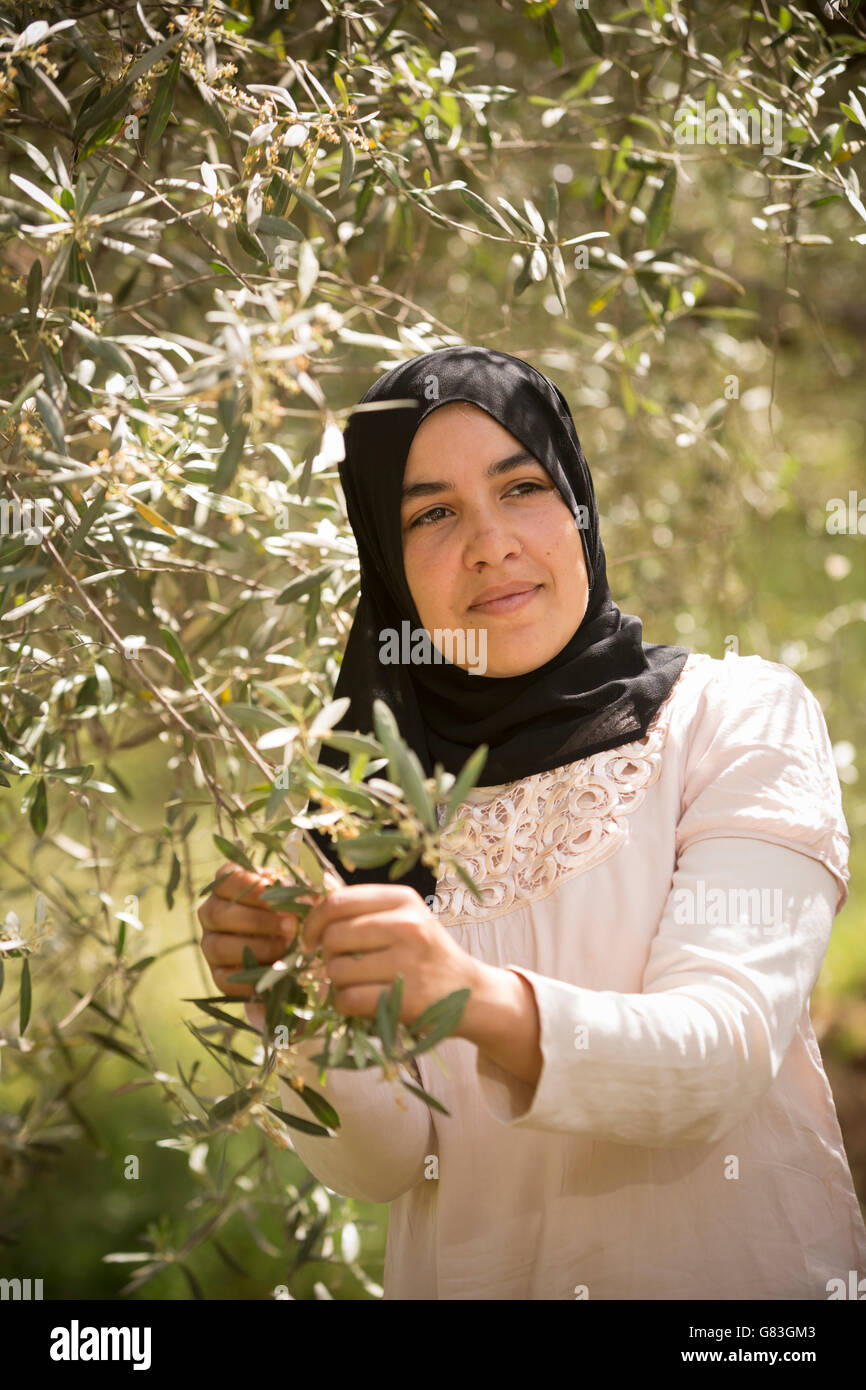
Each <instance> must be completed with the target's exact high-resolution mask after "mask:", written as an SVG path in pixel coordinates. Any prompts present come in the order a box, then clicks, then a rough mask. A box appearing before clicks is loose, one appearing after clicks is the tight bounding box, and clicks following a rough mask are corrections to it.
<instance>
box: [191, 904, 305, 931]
mask: <svg viewBox="0 0 866 1390" xmlns="http://www.w3.org/2000/svg"><path fill="white" fill-rule="evenodd" d="M198 915H199V921H200V922H201V924H202V926H203V927H205V928H207V930H209V931H225V932H233V933H242V934H244V935H246V936H273V937H279V938H281V939H286V938H288V937H292V936H295V935H296V933H297V931H298V927H299V925H300V918H299V917H297V916H296V915H295V913H293V912H273V911H271V910H270V909H269V908H266V907H248V906H246V904H244V903H232V902H227V901H226V900H225V899H224V898H216V897H211V898H208V900H207V902H206V903H204V904H203V905H202V906H201V907H200V908H199V914H198Z"/></svg>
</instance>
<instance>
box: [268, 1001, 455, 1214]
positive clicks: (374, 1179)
mask: <svg viewBox="0 0 866 1390" xmlns="http://www.w3.org/2000/svg"><path fill="white" fill-rule="evenodd" d="M261 1007H262V1006H261V1005H252V1006H251V1005H247V1006H246V1014H247V1018H248V1019H249V1020H250V1022H251V1023H253V1025H254V1026H255V1027H258V1026H260V1025H259V1017H260V1015H258V1016H257V1015H256V1013H254V1012H253V1010H254V1009H258V1010H260V1009H261ZM322 1046H323V1041H322V1039H321V1038H320V1037H314V1038H307V1039H306V1040H305V1041H303V1042H300V1043H298V1044H297V1045H296V1047H295V1050H294V1058H293V1060H292V1070H293V1072H294V1074H295V1076H296V1077H297V1078H299V1079H300V1080H302V1081H303V1082H304V1084H305V1085H307V1086H310V1087H311V1088H312V1089H313V1090H314V1091H318V1093H319V1094H320V1095H322V1096H324V1097H325V1098H326V1099H327V1100H329V1101H330V1102H331V1104H332V1105H333V1106H334V1108H335V1109H336V1111H337V1113H338V1115H339V1117H340V1128H339V1129H338V1130H337V1133H336V1135H335V1136H334V1137H333V1138H324V1137H317V1136H315V1135H311V1134H302V1133H301V1132H300V1130H296V1129H292V1130H290V1135H291V1142H292V1147H293V1149H294V1151H295V1153H296V1154H297V1155H298V1157H299V1158H300V1160H301V1162H302V1163H303V1164H304V1165H305V1167H306V1168H308V1169H309V1170H310V1172H311V1173H312V1174H313V1175H314V1177H316V1178H318V1179H319V1181H320V1182H322V1183H324V1185H325V1186H326V1187H328V1188H330V1189H331V1191H332V1192H339V1193H340V1194H341V1195H342V1196H344V1197H356V1198H358V1199H360V1200H361V1201H365V1202H391V1201H393V1200H394V1198H395V1197H400V1196H402V1194H403V1193H404V1192H407V1191H408V1190H409V1189H410V1188H411V1187H413V1186H414V1185H415V1183H416V1182H419V1181H420V1180H421V1179H422V1178H423V1177H424V1166H425V1159H426V1158H427V1156H428V1155H429V1154H431V1153H434V1152H435V1135H434V1131H433V1119H432V1115H431V1113H430V1109H429V1107H428V1106H427V1104H426V1103H425V1102H424V1101H423V1100H421V1099H420V1097H418V1096H414V1095H412V1094H411V1092H409V1091H407V1090H406V1089H405V1088H404V1087H402V1086H400V1084H399V1082H396V1081H395V1082H389V1081H386V1080H385V1077H384V1073H383V1072H382V1070H381V1068H379V1067H371V1068H369V1069H368V1070H366V1071H360V1072H359V1071H354V1070H352V1069H348V1068H347V1069H343V1068H331V1069H329V1070H328V1071H326V1072H325V1081H324V1084H320V1082H319V1068H318V1066H317V1065H316V1063H315V1062H311V1061H310V1060H309V1058H310V1057H311V1056H315V1055H316V1054H317V1053H319V1052H321V1050H322ZM284 1057H285V1059H286V1060H285V1061H284V1063H283V1065H282V1066H281V1068H280V1070H281V1071H283V1072H286V1071H287V1070H288V1060H289V1054H288V1053H286V1054H284ZM407 1080H412V1078H411V1076H409V1075H408V1074H407ZM279 1085H280V1107H281V1108H282V1109H283V1110H285V1111H286V1112H287V1113H288V1114H290V1115H297V1116H300V1117H301V1118H302V1119H305V1120H311V1121H313V1123H315V1116H314V1115H313V1112H312V1111H311V1110H310V1108H309V1107H308V1106H307V1105H306V1104H305V1103H304V1101H303V1100H302V1099H301V1097H300V1096H299V1095H298V1093H297V1091H296V1090H294V1089H293V1088H292V1087H291V1086H289V1085H288V1084H287V1083H286V1082H284V1081H282V1080H281V1081H280V1083H279ZM398 1097H399V1099H398Z"/></svg>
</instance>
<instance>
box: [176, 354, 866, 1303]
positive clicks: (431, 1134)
mask: <svg viewBox="0 0 866 1390" xmlns="http://www.w3.org/2000/svg"><path fill="white" fill-rule="evenodd" d="M362 404H363V405H364V406H365V407H366V408H365V409H363V410H357V411H355V412H353V414H352V416H351V418H350V422H349V426H348V428H347V431H346V458H345V461H344V463H343V464H342V465H341V479H342V483H343V488H344V491H345V495H346V501H347V507H348V515H349V521H350V524H351V526H352V529H353V532H354V534H355V536H356V538H357V542H358V551H359V556H360V561H361V596H360V599H359V603H358V608H357V612H356V616H355V619H354V624H353V627H352V631H351V633H350V636H349V640H348V643H347V647H346V651H345V654H344V657H343V662H342V666H341V670H340V676H339V679H338V682H337V686H336V691H335V695H336V696H338V697H339V696H341V695H348V696H350V698H351V701H352V704H351V706H350V708H349V710H348V712H347V715H346V717H345V718H344V719H343V720H342V721H341V727H344V728H349V729H356V728H357V729H361V730H365V729H370V728H371V727H372V717H371V707H372V701H373V699H374V698H376V697H380V698H382V699H385V700H386V702H387V703H388V704H389V705H390V707H391V708H392V710H393V711H394V714H395V717H396V718H397V720H398V723H399V725H400V728H401V731H402V733H403V735H404V737H405V738H406V739H407V741H408V742H409V743H410V744H411V746H412V747H413V748H414V749H415V750H416V752H417V754H418V756H419V758H420V759H421V761H422V764H423V766H424V768H425V770H426V771H427V772H428V773H430V772H432V769H433V766H434V764H435V763H436V762H439V763H441V764H442V765H443V766H444V767H445V768H446V769H447V770H449V771H451V772H457V771H458V770H459V768H460V767H461V766H462V765H463V763H464V762H465V760H466V758H467V757H468V756H469V754H470V753H471V752H472V751H473V750H474V749H475V748H476V747H477V746H478V745H479V744H482V743H486V744H487V745H488V747H489V749H490V752H489V754H488V760H487V763H486V764H485V767H484V769H483V772H482V778H481V782H482V785H479V786H477V787H476V788H475V789H474V790H473V791H472V792H471V793H470V794H469V796H468V797H467V798H466V802H465V804H464V805H463V806H462V807H461V823H460V824H459V825H456V826H455V827H454V828H453V829H449V831H448V832H447V836H446V844H447V846H448V848H449V849H450V850H451V851H452V852H453V854H454V855H455V856H456V857H457V858H458V859H459V861H460V862H461V863H462V864H463V865H464V866H465V868H466V869H467V870H468V872H469V874H470V875H471V877H472V878H473V880H474V881H475V882H476V884H477V885H478V887H479V888H480V892H481V898H480V901H479V900H477V899H476V898H475V897H473V895H472V894H471V893H470V892H469V891H468V890H467V889H466V887H465V885H464V884H463V882H462V881H461V879H460V878H459V877H458V876H457V875H456V874H454V873H453V872H450V871H447V872H444V873H443V874H442V875H441V877H440V878H439V880H438V882H437V881H436V880H434V878H433V874H432V873H431V870H430V866H429V865H426V864H424V863H419V864H418V865H416V867H415V868H414V869H413V870H412V872H411V873H410V874H409V875H407V876H406V878H405V879H404V880H402V881H401V882H399V883H388V882H387V881H385V882H382V881H381V880H383V879H386V871H385V870H367V871H360V870H358V871H356V872H354V873H348V872H346V871H343V872H344V877H346V878H347V880H348V886H346V887H344V888H341V889H339V890H337V891H333V892H329V893H328V894H327V896H325V897H323V898H322V899H320V900H319V901H318V902H317V905H316V906H314V907H313V908H312V909H311V910H310V912H309V914H308V916H307V918H306V921H305V925H304V939H305V941H306V943H307V944H308V945H309V947H310V948H311V949H313V948H320V949H321V953H322V962H323V964H322V978H323V981H324V984H325V987H326V986H327V982H328V981H330V982H333V984H334V986H335V989H336V1007H337V1008H338V1009H339V1010H340V1011H341V1012H343V1013H345V1014H356V1015H361V1016H364V1017H369V1016H372V1015H373V1014H374V1013H375V1008H376V1002H377V999H378V996H379V993H380V991H381V990H382V989H383V988H385V987H387V986H389V985H390V984H391V983H392V981H393V980H394V979H395V977H396V976H397V975H402V976H403V977H404V981H405V986H404V1004H403V1011H402V1015H401V1016H402V1018H403V1020H404V1021H405V1022H407V1023H408V1022H412V1021H413V1020H414V1019H415V1018H416V1017H417V1016H418V1014H419V1013H420V1012H421V1011H422V1010H423V1009H424V1008H426V1006H427V1005H428V1004H430V1003H431V1002H433V1001H434V1000H436V999H438V998H441V997H442V996H443V995H445V994H448V993H450V992H451V991H452V990H456V989H461V988H465V987H468V988H469V989H470V990H471V995H470V998H469V1001H468V1003H467V1006H466V1010H465V1013H464V1016H463V1018H462V1020H461V1023H460V1025H459V1028H458V1030H457V1033H456V1034H455V1035H454V1036H452V1037H450V1038H448V1039H447V1040H446V1041H445V1042H444V1043H442V1044H440V1045H439V1046H438V1048H437V1049H436V1052H437V1054H438V1058H439V1059H440V1061H441V1063H442V1064H443V1065H442V1066H440V1065H438V1064H437V1061H436V1058H435V1057H434V1056H433V1055H432V1054H431V1053H426V1054H423V1055H422V1056H421V1057H420V1058H419V1059H418V1063H419V1067H420V1075H421V1079H422V1081H423V1084H424V1087H425V1088H426V1090H427V1091H429V1092H430V1093H431V1094H432V1095H433V1096H435V1097H437V1098H438V1099H440V1100H441V1101H442V1103H443V1104H444V1105H445V1106H446V1107H447V1109H448V1110H449V1111H450V1118H445V1117H444V1116H442V1115H441V1114H439V1113H438V1112H435V1111H433V1110H432V1109H431V1108H430V1107H428V1106H427V1105H425V1104H424V1103H423V1102H422V1101H420V1100H417V1099H416V1098H414V1097H412V1096H409V1095H408V1093H406V1092H405V1091H402V1092H401V1095H402V1097H403V1100H402V1108H401V1105H400V1104H399V1103H398V1102H397V1100H395V1090H394V1088H393V1086H392V1085H391V1084H389V1083H388V1082H386V1081H385V1080H384V1078H383V1076H382V1074H381V1072H380V1071H379V1070H378V1069H373V1070H372V1071H371V1072H360V1073H359V1072H353V1071H349V1070H338V1071H330V1072H328V1073H327V1086H326V1093H327V1094H328V1095H329V1096H330V1097H331V1099H332V1100H333V1102H334V1104H335V1105H336V1106H337V1109H338V1111H339V1113H340V1117H341V1121H342V1125H341V1129H340V1131H339V1134H338V1137H336V1138H334V1139H322V1138H318V1139H317V1138H312V1137H307V1136H304V1135H302V1134H299V1133H293V1135H292V1142H293V1145H294V1148H295V1149H296V1151H297V1153H298V1154H299V1155H300V1157H301V1159H302V1160H303V1162H304V1163H305V1164H306V1166H307V1167H308V1168H309V1169H310V1171H311V1172H312V1173H314V1174H315V1175H316V1176H317V1177H318V1178H319V1179H320V1180H321V1181H322V1182H323V1183H324V1184H325V1185H326V1186H327V1187H329V1188H330V1189H331V1190H333V1191H335V1192H339V1193H343V1194H345V1195H347V1196H352V1197H357V1198H361V1199H366V1200H370V1201H373V1202H389V1203H390V1204H391V1207H390V1224H389V1231H388V1245H387V1255H386V1265H385V1297H386V1298H389V1299H520V1300H526V1299H557V1300H561V1299H574V1298H589V1299H776V1298H779V1299H826V1298H828V1297H832V1296H834V1290H836V1289H837V1288H838V1287H840V1284H839V1283H835V1282H834V1281H841V1286H844V1287H845V1288H847V1287H848V1286H849V1283H850V1277H851V1271H855V1272H856V1275H857V1278H858V1279H859V1278H861V1277H863V1275H864V1274H866V1228H864V1224H863V1218H862V1215H861V1211H860V1208H859V1205H858V1201H857V1197H856V1194H855V1192H854V1187H853V1184H852V1180H851V1174H850V1171H849V1167H848V1162H847V1158H846V1155H845V1149H844V1145H843V1141H842V1136H841V1133H840V1130H839V1125H838V1122H837V1118H836V1112H835V1108H834V1104H833V1098H832V1094H831V1091H830V1087H829V1085H828V1082H827V1078H826V1075H825V1073H824V1069H823V1066H822V1062H821V1056H820V1053H819V1050H818V1046H817V1042H816V1039H815V1034H814V1032H813V1029H812V1025H811V1022H810V1018H809V1007H808V1001H809V995H810V993H811V990H812V988H813V986H814V984H815V980H816V978H817V976H818V973H819V970H820V968H821V963H822V960H823V958H824V954H825V952H826V949H827V944H828V940H829V935H830V930H831V926H832V922H833V918H834V916H835V914H836V913H837V912H838V911H839V910H840V908H841V907H842V906H843V904H844V902H845V900H846V898H847V883H848V877H849V874H848V867H847V849H848V833H847V826H846V824H845V820H844V816H843V813H842V805H841V795H840V789H839V783H838V778H837V776H836V773H835V769H834V765H833V760H832V754H831V748H830V742H829V738H828V733H827V728H826V724H825V721H824V717H823V714H822V712H821V708H820V706H819V704H818V702H817V700H816V699H815V697H814V696H813V695H812V694H811V693H810V691H809V690H808V689H807V688H806V686H805V685H804V684H803V682H802V681H801V680H800V678H799V677H798V676H797V675H796V674H795V673H794V672H793V671H791V670H789V669H788V668H787V667H785V666H782V665H779V664H777V663H775V662H769V661H765V660H763V659H762V658H760V657H756V656H752V657H746V658H739V657H735V656H729V657H726V658H725V659H724V660H717V659H714V658H712V657H710V656H708V655H705V654H700V653H698V654H689V653H688V652H687V651H686V650H685V649H683V648H677V647H666V646H658V645H650V644H646V643H644V642H643V641H642V637H641V634H642V625H641V622H640V620H639V619H638V618H635V617H630V616H627V615H623V614H622V613H621V612H620V610H619V609H618V608H617V606H616V604H615V603H614V601H613V599H612V597H611V594H610V591H609V589H608V586H607V580H606V575H605V558H604V549H603V547H602V543H601V538H600V535H599V518H598V510H597V506H596V501H595V495H594V491H593V486H592V480H591V477H590V474H589V470H588V468H587V465H586V461H585V459H584V456H583V452H582V450H581V446H580V442H579V440H578V438H577V434H576V432H575V428H574V423H573V420H572V417H571V414H570V412H569V409H568V406H567V404H566V402H565V399H564V397H563V396H562V394H561V392H560V391H559V389H558V388H557V387H556V386H555V385H553V383H551V382H550V381H549V380H548V379H547V378H546V377H545V376H544V375H542V373H540V372H538V371H537V370H535V369H534V368H533V367H531V366H529V365H528V364H527V363H525V362H523V361H521V360H520V359H518V358H515V357H512V356H511V355H510V354H507V353H502V352H494V351H490V350H488V349H484V348H479V347H457V348H445V349H442V350H441V351H438V352H434V353H429V354H424V355H423V356H421V357H417V358H414V359H412V360H411V361H409V362H406V363H404V364H401V365H400V366H397V367H395V368H393V369H392V370H391V371H389V372H387V373H386V374H385V375H384V376H383V377H382V378H380V380H379V381H377V382H376V383H375V384H374V386H373V387H372V388H371V389H370V391H368V392H367V394H366V396H365V397H364V400H363V402H362ZM406 621H408V623H409V624H410V625H411V629H412V631H413V632H415V631H417V630H418V629H422V628H423V629H424V630H425V631H426V632H427V633H428V634H430V636H431V637H432V639H433V644H434V646H436V649H437V650H439V647H438V645H437V644H438V643H440V642H442V640H443V639H442V637H441V634H442V633H443V632H451V633H454V632H456V631H458V630H462V631H463V632H464V633H466V634H469V633H473V635H474V637H475V638H479V639H480V638H481V637H482V635H483V636H484V638H485V641H486V652H485V658H486V661H485V668H484V670H483V671H482V670H481V669H480V665H479V663H477V662H476V665H475V666H474V667H472V666H470V664H469V662H468V659H467V661H466V662H465V663H464V664H461V663H460V662H459V661H458V660H457V659H456V658H455V659H454V660H450V659H449V660H448V661H441V660H439V661H437V660H431V661H428V662H427V663H424V664H418V663H412V662H411V661H410V662H404V663H402V664H394V663H393V662H392V661H388V662H384V661H382V660H381V659H380V653H381V651H382V644H383V634H384V633H385V632H386V631H387V630H393V629H396V631H397V632H400V630H401V623H404V622H406ZM437 630H438V636H437ZM453 650H454V649H453V648H452V652H453ZM470 650H472V651H474V652H475V653H476V654H477V651H478V648H477V646H475V647H473V646H472V644H470V643H468V642H467V644H466V651H467V652H469V651H470ZM324 753H325V757H324V758H323V760H327V759H328V758H329V757H330V755H329V754H328V751H327V750H324ZM339 759H340V755H338V754H336V753H334V754H333V757H332V758H331V761H333V762H334V763H335V764H337V763H339ZM317 838H318V841H319V843H320V844H321V845H322V848H323V849H324V850H325V852H326V853H328V854H329V856H330V857H331V859H332V860H333V862H335V863H337V862H339V861H338V860H337V858H336V854H335V850H334V848H333V845H331V843H330V840H329V838H328V836H326V835H325V834H321V835H318V836H317ZM264 886H265V885H264V883H263V882H261V881H260V880H259V879H258V878H257V877H256V876H255V875H248V874H245V873H244V872H243V871H240V870H238V871H236V872H235V873H234V874H232V876H231V878H229V879H227V880H226V882H225V883H224V884H223V885H222V886H221V888H220V890H219V894H218V895H217V896H215V897H213V898H211V899H210V900H209V901H208V903H207V904H206V905H205V907H204V908H203V909H202V914H201V916H202V922H203V925H204V926H205V928H206V931H205V935H204V939H203V947H204V951H205V955H206V957H207V959H208V962H209V963H210V965H211V968H212V971H213V975H214V979H215V981H216V983H217V986H218V987H219V988H220V989H227V990H228V991H229V992H237V993H242V992H243V991H241V990H240V989H239V987H237V986H227V985H226V979H227V976H228V975H230V974H231V973H232V971H233V970H236V969H237V968H238V967H239V965H240V961H241V952H242V948H243V945H244V944H249V945H251V946H252V947H253V949H254V950H256V953H257V955H258V958H259V959H260V960H263V961H264V960H268V961H270V960H274V959H276V958H278V957H279V956H280V955H281V954H282V951H283V946H284V937H281V936H280V932H281V931H284V932H287V933H288V934H289V935H291V934H293V933H294V931H295V930H296V919H295V918H293V917H288V918H285V917H281V916H280V915H279V914H276V913H274V912H269V911H267V910H266V909H265V908H264V906H263V905H262V904H261V901H260V898H259V893H260V891H261V890H262V889H263V888H264ZM241 889H246V896H245V897H244V900H243V901H242V902H234V903H230V902H229V901H228V900H229V899H230V898H236V897H237V894H238V892H239V891H240V890H241ZM248 1007H249V1008H252V1006H248ZM251 1016H252V1015H251ZM320 1048H321V1041H320V1040H319V1041H317V1040H315V1039H313V1040H307V1041H306V1042H305V1043H303V1044H300V1045H299V1046H298V1048H297V1050H296V1058H297V1073H298V1076H299V1077H300V1078H301V1079H302V1080H304V1081H306V1082H308V1083H309V1084H311V1085H313V1086H317V1085H318V1080H317V1077H318V1072H317V1068H316V1066H315V1064H313V1063H311V1062H310V1061H309V1056H310V1055H311V1054H314V1053H316V1052H317V1051H319V1050H320ZM282 1096H283V1100H282V1103H283V1105H284V1106H285V1108H286V1109H287V1110H290V1111H291V1112H292V1113H294V1114H298V1115H306V1114H307V1113H308V1112H307V1110H306V1107H305V1106H304V1105H303V1102H302V1101H301V1100H300V1099H299V1097H298V1096H297V1094H296V1093H295V1092H294V1091H293V1090H292V1089H291V1088H290V1087H289V1086H286V1085H283V1087H282Z"/></svg>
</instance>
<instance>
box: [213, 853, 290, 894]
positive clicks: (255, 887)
mask: <svg viewBox="0 0 866 1390" xmlns="http://www.w3.org/2000/svg"><path fill="white" fill-rule="evenodd" d="M275 879H276V875H274V874H271V873H270V872H269V871H268V870H264V871H262V870H259V871H255V870H252V871H251V870H249V869H243V868H241V866H240V865H239V864H232V863H228V862H227V863H225V864H221V865H220V867H219V868H218V869H217V872H216V875H215V883H214V893H215V894H216V896H217V897H219V898H226V899H228V900H229V901H231V902H246V903H252V904H255V903H257V902H259V901H260V900H261V895H262V893H264V892H265V891H266V889H268V888H272V887H273V885H274V882H275Z"/></svg>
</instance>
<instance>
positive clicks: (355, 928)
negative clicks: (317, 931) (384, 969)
mask: <svg viewBox="0 0 866 1390" xmlns="http://www.w3.org/2000/svg"><path fill="white" fill-rule="evenodd" d="M390 916H391V914H389V913H383V912H380V913H378V914H377V915H376V916H375V917H353V918H351V919H350V920H349V921H346V920H345V919H344V918H340V919H339V920H338V921H336V922H331V923H329V924H328V926H327V927H325V929H324V931H323V932H322V934H321V936H320V938H319V944H320V951H321V955H322V957H323V959H324V960H326V961H328V962H329V963H330V961H332V960H334V959H335V958H336V957H338V956H341V955H345V954H347V953H348V954H354V953H355V952H363V951H382V950H385V949H387V948H388V947H390V946H394V945H395V943H396V941H397V940H398V938H399V931H397V930H396V929H395V928H396V927H397V919H395V920H394V921H393V923H392V922H390V921H389V917H390Z"/></svg>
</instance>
